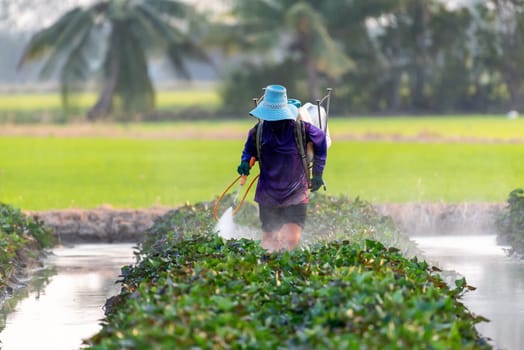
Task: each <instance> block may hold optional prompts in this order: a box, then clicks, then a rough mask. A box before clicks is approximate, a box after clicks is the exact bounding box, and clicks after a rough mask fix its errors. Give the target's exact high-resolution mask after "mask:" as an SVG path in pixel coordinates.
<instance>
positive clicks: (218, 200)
mask: <svg viewBox="0 0 524 350" xmlns="http://www.w3.org/2000/svg"><path fill="white" fill-rule="evenodd" d="M259 176H260V174H258V175H257V176H255V177H254V178H253V180H251V183H250V184H249V186H248V187H247V190H246V192H245V193H244V195H243V196H242V199H241V200H240V202H239V203H238V205H237V206H236V208H235V209H234V210H233V215H236V214H237V213H238V211H239V210H240V207H242V204H244V200H245V199H246V197H247V194H248V193H249V191H250V190H251V187H253V184H254V183H255V181H256V180H257V179H258V177H259ZM241 178H242V175H239V176H238V177H237V178H236V179H235V180H233V182H231V184H230V185H229V186H227V187H226V189H225V190H224V191H223V192H222V194H220V196H219V197H218V199H217V201H216V203H215V206H214V207H213V217H214V218H215V220H216V221H218V215H217V210H218V206H219V205H220V203H221V202H222V199H223V198H224V196H225V195H226V193H227V192H228V191H229V190H230V189H231V187H233V185H234V184H236V183H237V182H238V180H240V179H241Z"/></svg>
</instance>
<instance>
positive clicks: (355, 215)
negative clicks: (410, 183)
mask: <svg viewBox="0 0 524 350" xmlns="http://www.w3.org/2000/svg"><path fill="white" fill-rule="evenodd" d="M331 206H333V208H331ZM335 207H336V208H335ZM208 208H209V205H208V204H203V203H201V204H198V205H194V206H189V205H188V206H186V207H184V208H180V209H179V210H177V211H173V212H170V213H168V214H166V216H164V217H163V218H162V219H161V220H158V221H157V223H156V225H155V226H154V227H153V228H152V229H151V232H149V234H150V236H149V238H148V240H146V242H145V244H144V245H142V247H141V249H140V251H138V252H137V256H138V262H137V263H136V264H135V265H132V266H127V267H124V268H123V269H122V276H121V283H122V291H121V293H120V294H119V295H118V296H115V297H113V298H111V299H110V300H108V303H107V305H106V306H107V314H106V319H105V320H104V321H103V327H102V330H101V331H100V332H99V333H98V334H97V335H95V336H94V337H92V338H91V339H89V340H88V341H87V343H88V346H89V348H90V349H97V350H101V349H401V348H406V349H490V348H491V346H490V345H489V344H488V343H487V342H486V341H485V339H483V338H482V337H481V335H479V334H478V332H477V331H476V329H475V325H476V324H477V323H479V322H482V321H485V319H484V318H483V317H481V316H476V315H473V314H472V313H471V312H470V311H469V310H468V309H467V308H466V307H465V306H464V304H463V303H462V302H461V300H460V298H461V297H462V295H463V294H464V293H466V292H468V291H469V290H470V289H473V287H471V286H469V285H467V283H466V281H465V280H464V279H461V280H457V281H456V282H455V285H453V286H449V285H447V284H446V283H445V282H444V280H443V279H442V278H441V277H440V275H439V270H438V269H436V268H434V267H432V266H429V265H428V263H426V262H425V261H422V260H418V259H417V258H407V257H406V256H405V254H403V252H402V251H401V250H400V249H399V248H397V247H394V246H391V245H388V246H386V245H384V244H383V243H380V242H378V241H377V240H374V239H370V238H376V237H378V236H380V232H381V231H382V230H388V227H389V226H390V224H391V223H390V221H388V220H387V219H386V218H383V217H381V216H380V215H378V214H377V213H376V212H375V211H374V210H373V209H372V208H371V207H370V206H369V205H367V204H365V203H364V202H362V201H358V200H357V201H352V200H349V199H346V198H329V197H325V198H317V201H316V202H314V203H312V211H311V213H312V218H314V216H315V214H314V213H315V211H319V212H322V214H323V215H327V216H326V217H325V219H329V225H327V224H325V223H324V225H325V226H322V229H323V230H326V231H328V232H327V234H326V237H329V239H317V240H315V241H312V242H310V243H309V244H306V245H303V246H302V247H300V248H299V249H296V250H294V251H291V252H281V253H271V254H269V253H267V252H266V251H265V250H264V249H262V248H261V246H260V244H259V242H258V241H256V240H249V239H239V240H228V241H226V240H224V239H222V238H220V237H219V236H218V235H217V234H216V233H215V232H214V230H213V226H212V225H211V222H209V221H207V220H208V216H209V215H210V214H209V213H208V211H209V210H207V209H208ZM328 209H329V210H328ZM333 215H346V216H348V217H345V218H342V217H332V216H333ZM240 219H242V220H246V221H249V220H252V219H250V217H245V218H239V220H240ZM252 224H253V225H256V220H254V219H253V222H252ZM338 225H343V226H338ZM193 227H197V228H198V229H197V230H195V229H193ZM310 229H311V227H310ZM395 234H396V233H392V232H389V233H388V234H387V236H388V237H391V236H392V235H395ZM387 240H390V238H387ZM396 241H397V242H399V240H398V239H397V240H396Z"/></svg>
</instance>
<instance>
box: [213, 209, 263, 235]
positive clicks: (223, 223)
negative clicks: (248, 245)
mask: <svg viewBox="0 0 524 350" xmlns="http://www.w3.org/2000/svg"><path fill="white" fill-rule="evenodd" d="M233 212H234V210H233V207H229V208H228V209H227V210H226V211H225V212H224V214H222V216H221V217H220V219H218V222H217V224H216V225H215V231H216V232H217V233H218V235H219V236H220V237H222V238H224V239H240V238H248V239H256V238H257V236H258V231H257V230H253V228H250V227H246V226H242V225H239V224H237V223H236V222H235V216H234V214H233Z"/></svg>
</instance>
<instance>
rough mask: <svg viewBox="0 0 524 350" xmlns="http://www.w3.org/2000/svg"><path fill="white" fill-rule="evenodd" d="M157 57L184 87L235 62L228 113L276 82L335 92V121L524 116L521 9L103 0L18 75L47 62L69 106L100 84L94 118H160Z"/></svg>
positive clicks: (63, 25) (501, 1)
mask: <svg viewBox="0 0 524 350" xmlns="http://www.w3.org/2000/svg"><path fill="white" fill-rule="evenodd" d="M224 1H225V0H224ZM226 5H227V6H226ZM159 52H163V53H165V54H167V57H168V58H169V60H170V62H171V63H172V64H173V66H174V68H175V71H176V72H178V73H180V74H182V75H183V76H187V73H188V71H187V69H186V67H187V63H188V62H191V61H194V60H199V61H203V62H207V63H209V64H211V65H213V60H212V59H210V57H211V56H213V55H216V54H217V53H219V54H220V55H221V57H223V59H222V60H221V61H220V62H222V63H223V62H228V61H233V62H234V64H233V65H232V64H229V65H228V66H226V65H224V64H222V63H220V64H217V63H215V69H216V70H217V72H218V73H219V75H220V76H221V77H222V79H223V80H222V82H221V85H222V86H221V93H222V95H223V97H224V101H227V103H225V104H224V106H225V107H224V108H225V109H226V110H227V111H228V112H231V113H235V112H245V110H246V108H249V107H251V103H252V102H251V99H252V98H253V97H257V94H261V88H262V87H263V86H266V85H267V84H270V83H275V82H278V83H281V84H284V85H286V86H287V87H288V89H289V90H290V91H292V92H293V95H294V97H297V98H299V99H302V100H310V101H314V100H316V99H317V98H319V97H320V96H322V95H323V91H325V88H327V87H331V88H334V91H335V97H336V104H334V105H333V112H336V113H435V112H436V113H450V112H462V113H489V112H505V111H508V110H524V91H523V78H524V65H522V64H521V62H520V61H521V57H523V55H524V3H523V2H521V1H514V0H486V1H473V0H472V1H471V2H470V3H467V4H465V5H464V6H460V7H453V8H452V7H450V6H449V4H448V2H446V1H443V0H353V1H316V0H274V1H269V0H228V1H227V3H225V6H224V7H223V8H222V11H221V12H216V11H215V10H214V8H212V9H208V10H205V11H202V10H199V11H197V9H196V8H194V7H193V6H191V5H188V4H187V3H186V2H179V1H174V0H173V1H172V0H155V1H146V0H135V1H125V0H124V1H116V0H106V1H98V2H95V3H94V4H92V5H91V6H88V7H83V8H80V7H79V8H75V9H73V10H71V11H69V12H67V13H66V14H65V15H63V16H62V17H61V18H60V19H58V20H57V22H56V23H55V24H53V25H52V26H51V27H48V28H45V29H43V30H41V31H39V32H38V33H36V34H35V35H34V36H33V38H32V40H31V42H30V43H29V44H28V46H27V48H26V50H25V52H24V54H23V55H22V58H21V60H20V65H21V66H22V65H24V64H25V62H27V61H29V60H33V59H40V58H43V59H44V60H46V61H45V64H44V68H43V72H42V73H43V74H44V76H45V75H49V74H50V72H52V71H54V70H55V71H59V72H60V74H59V76H60V80H61V84H62V93H63V96H64V101H66V102H68V101H69V100H68V96H70V95H71V92H72V91H76V90H77V89H79V88H80V87H81V86H83V85H84V83H85V82H86V81H89V80H93V79H95V80H97V81H98V82H99V86H100V91H101V94H100V98H99V100H98V102H97V104H96V105H95V106H94V107H93V108H92V109H91V110H90V112H89V115H90V116H91V117H92V119H96V118H101V117H104V116H105V115H108V114H110V113H111V112H112V111H114V110H115V109H122V110H124V111H128V112H143V111H147V110H151V109H153V108H154V87H153V84H152V82H151V80H150V77H149V76H148V74H147V67H148V62H149V61H148V60H149V59H150V57H153V56H154V55H155V54H157V53H159ZM226 67H228V68H227V69H226ZM231 67H232V68H231Z"/></svg>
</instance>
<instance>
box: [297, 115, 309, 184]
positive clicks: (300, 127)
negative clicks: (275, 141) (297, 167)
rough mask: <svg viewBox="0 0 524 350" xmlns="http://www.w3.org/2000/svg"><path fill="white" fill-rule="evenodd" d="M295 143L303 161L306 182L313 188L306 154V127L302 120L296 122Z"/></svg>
mask: <svg viewBox="0 0 524 350" xmlns="http://www.w3.org/2000/svg"><path fill="white" fill-rule="evenodd" d="M294 130H295V132H294V134H295V142H296V144H297V148H298V153H299V154H300V159H301V160H302V166H303V167H304V175H305V176H306V181H307V184H308V187H311V183H310V178H311V176H310V174H309V165H308V162H307V153H306V144H307V142H306V126H305V125H304V123H303V122H302V120H297V121H295V128H294Z"/></svg>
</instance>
